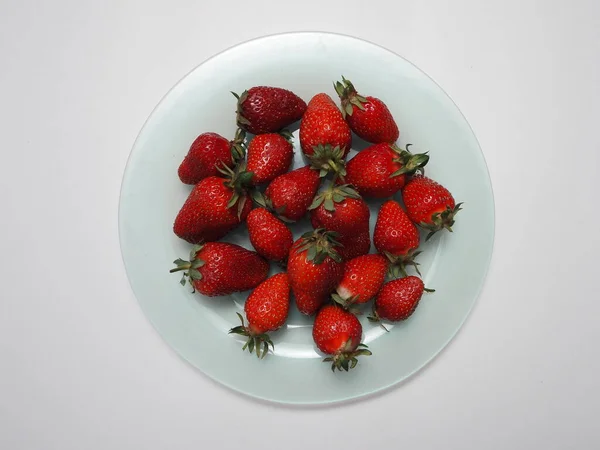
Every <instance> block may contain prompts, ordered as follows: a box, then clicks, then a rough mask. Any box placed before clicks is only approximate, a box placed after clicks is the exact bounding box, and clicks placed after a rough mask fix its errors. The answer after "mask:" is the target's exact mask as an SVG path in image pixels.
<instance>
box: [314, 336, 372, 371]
mask: <svg viewBox="0 0 600 450" xmlns="http://www.w3.org/2000/svg"><path fill="white" fill-rule="evenodd" d="M351 348H352V339H348V341H346V344H344V347H343V348H342V349H341V350H340V351H339V352H337V353H336V354H335V355H331V356H328V357H327V358H325V359H324V360H323V362H330V363H331V371H332V372H335V371H336V370H339V371H342V370H345V371H346V372H348V370H350V369H354V368H355V367H356V365H357V364H358V357H359V356H370V355H372V353H371V350H369V349H368V346H367V345H365V344H358V347H356V349H354V350H351Z"/></svg>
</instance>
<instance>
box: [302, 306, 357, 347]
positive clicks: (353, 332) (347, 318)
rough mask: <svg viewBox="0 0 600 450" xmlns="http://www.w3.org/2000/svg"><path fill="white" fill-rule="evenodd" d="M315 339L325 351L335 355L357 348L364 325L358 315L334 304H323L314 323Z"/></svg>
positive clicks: (318, 345)
mask: <svg viewBox="0 0 600 450" xmlns="http://www.w3.org/2000/svg"><path fill="white" fill-rule="evenodd" d="M312 334H313V340H314V341H315V344H316V345H317V347H318V348H319V350H321V351H322V352H323V353H325V354H328V355H334V354H336V353H340V352H343V351H344V352H351V351H354V350H356V348H357V347H358V345H359V344H360V340H361V338H362V325H361V324H360V321H359V320H358V319H357V318H356V316H355V315H354V314H352V313H350V312H348V311H345V310H344V309H343V308H340V307H339V306H334V305H325V306H323V307H322V308H321V309H320V311H319V313H318V314H317V317H316V318H315V323H314V325H313V333H312Z"/></svg>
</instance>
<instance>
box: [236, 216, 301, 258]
mask: <svg viewBox="0 0 600 450" xmlns="http://www.w3.org/2000/svg"><path fill="white" fill-rule="evenodd" d="M246 224H247V225H248V236H249V238H250V242H251V243H252V246H253V247H254V248H255V249H256V251H257V252H258V253H259V254H260V255H261V256H263V257H265V258H267V259H271V260H273V261H285V260H286V259H287V257H288V254H289V252H290V247H291V246H292V243H293V242H294V239H293V237H292V232H291V231H290V229H289V228H288V227H287V226H286V225H285V224H284V223H283V222H282V221H281V220H279V219H278V218H277V217H275V216H274V215H273V214H271V213H270V212H269V211H268V210H266V209H265V208H256V209H253V210H252V211H251V212H250V214H248V218H247V219H246Z"/></svg>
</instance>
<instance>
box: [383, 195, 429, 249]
mask: <svg viewBox="0 0 600 450" xmlns="http://www.w3.org/2000/svg"><path fill="white" fill-rule="evenodd" d="M373 243H374V244H375V248H376V249H377V251H378V252H380V253H382V254H384V253H390V254H392V255H396V256H400V255H406V254H408V253H409V252H410V251H412V250H415V249H416V248H417V247H418V246H419V243H420V236H419V230H418V229H417V227H416V226H415V224H414V223H412V222H411V220H410V219H409V218H408V216H407V215H406V213H405V212H404V209H402V206H400V204H399V203H398V202H396V201H394V200H388V201H387V202H385V203H384V204H383V205H381V208H380V210H379V215H378V216H377V223H376V224H375V231H374V233H373Z"/></svg>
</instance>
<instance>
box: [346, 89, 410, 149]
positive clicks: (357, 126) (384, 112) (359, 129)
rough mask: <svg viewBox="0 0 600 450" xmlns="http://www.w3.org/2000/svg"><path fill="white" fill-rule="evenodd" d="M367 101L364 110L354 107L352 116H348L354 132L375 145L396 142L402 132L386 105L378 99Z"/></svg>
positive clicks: (370, 98) (347, 118)
mask: <svg viewBox="0 0 600 450" xmlns="http://www.w3.org/2000/svg"><path fill="white" fill-rule="evenodd" d="M366 99H367V101H366V102H364V103H363V104H362V105H363V108H364V109H360V108H358V107H356V106H354V108H353V112H352V115H346V120H347V121H348V124H349V125H350V128H352V131H354V132H355V133H356V134H357V135H358V136H360V137H361V138H362V139H364V140H365V141H367V142H372V143H373V144H378V143H382V142H383V143H390V144H391V143H394V142H396V141H397V140H398V137H399V136H400V132H399V131H398V125H396V122H395V121H394V118H393V117H392V113H391V112H390V110H389V109H388V107H387V106H386V104H385V103H383V102H382V101H381V100H379V99H378V98H376V97H371V96H368V97H366Z"/></svg>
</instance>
